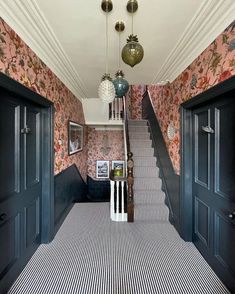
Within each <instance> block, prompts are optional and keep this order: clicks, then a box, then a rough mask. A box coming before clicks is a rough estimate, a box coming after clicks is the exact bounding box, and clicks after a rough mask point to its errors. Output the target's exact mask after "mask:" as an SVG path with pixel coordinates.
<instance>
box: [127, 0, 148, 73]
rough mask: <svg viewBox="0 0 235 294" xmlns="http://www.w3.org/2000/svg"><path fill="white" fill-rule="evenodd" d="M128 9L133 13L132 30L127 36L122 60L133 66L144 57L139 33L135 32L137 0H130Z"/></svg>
mask: <svg viewBox="0 0 235 294" xmlns="http://www.w3.org/2000/svg"><path fill="white" fill-rule="evenodd" d="M126 9H127V11H128V12H129V13H131V14H132V25H131V27H132V29H131V30H132V32H131V35H130V36H128V38H127V44H126V45H125V46H124V47H123V49H122V60H123V61H124V62H125V63H126V64H128V65H130V66H131V67H133V66H135V65H136V64H138V63H140V62H141V60H142V59H143V57H144V49H143V47H142V46H141V45H140V43H139V41H138V38H137V35H134V34H133V14H134V13H135V12H136V11H137V9H138V2H137V0H129V1H128V3H127V6H126Z"/></svg>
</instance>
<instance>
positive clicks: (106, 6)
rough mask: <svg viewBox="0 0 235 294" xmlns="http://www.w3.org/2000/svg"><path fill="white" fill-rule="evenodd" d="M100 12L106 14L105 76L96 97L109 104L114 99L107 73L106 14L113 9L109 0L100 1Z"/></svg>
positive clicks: (106, 40)
mask: <svg viewBox="0 0 235 294" xmlns="http://www.w3.org/2000/svg"><path fill="white" fill-rule="evenodd" d="M101 8H102V10H103V11H104V12H105V13H106V38H105V42H106V46H105V51H106V61H105V74H104V75H103V77H102V79H101V83H100V85H99V88H98V96H99V98H100V99H101V100H102V101H103V102H104V103H111V102H113V100H114V98H115V88H114V85H113V83H112V79H111V77H110V74H109V73H108V13H109V12H110V11H111V10H112V9H113V3H112V1H111V0H102V3H101Z"/></svg>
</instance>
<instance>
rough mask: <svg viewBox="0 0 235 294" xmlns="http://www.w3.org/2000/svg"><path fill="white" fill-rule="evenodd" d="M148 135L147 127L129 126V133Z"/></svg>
mask: <svg viewBox="0 0 235 294" xmlns="http://www.w3.org/2000/svg"><path fill="white" fill-rule="evenodd" d="M133 132H134V133H135V132H137V133H145V132H146V133H148V127H147V126H138V127H136V126H129V133H133Z"/></svg>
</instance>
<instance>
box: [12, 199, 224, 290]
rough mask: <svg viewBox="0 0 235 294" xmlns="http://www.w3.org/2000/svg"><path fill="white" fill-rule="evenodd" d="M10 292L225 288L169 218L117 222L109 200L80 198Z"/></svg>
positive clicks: (37, 252) (40, 248)
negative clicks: (98, 201)
mask: <svg viewBox="0 0 235 294" xmlns="http://www.w3.org/2000/svg"><path fill="white" fill-rule="evenodd" d="M8 293H9V294H22V293H23V294H29V293H32V294H42V293H43V294H47V293H48V294H50V293H56V294H60V293H65V294H73V293H82V294H89V293H91V294H138V293H139V294H142V293H148V294H155V293H156V294H158V293H159V294H167V293H170V294H175V293H177V294H182V293H190V294H191V293H192V294H204V293H205V294H225V293H229V291H228V290H227V289H226V288H225V286H224V285H223V284H222V283H221V281H220V280H219V279H218V277H217V276H216V275H215V274H214V272H213V271H212V269H211V268H210V267H209V266H208V264H207V263H206V262H205V260H204V259H203V258H202V256H201V255H200V254H199V252H198V251H197V250H196V249H195V247H194V245H193V244H192V243H186V242H184V241H183V240H182V239H181V238H180V237H179V235H178V234H177V233H176V231H175V229H174V227H173V226H171V225H170V224H169V222H168V221H164V220H162V221H154V220H153V219H152V218H149V219H148V218H147V217H146V218H143V219H142V220H140V219H139V220H138V219H137V220H136V222H135V223H133V224H130V223H115V222H111V220H110V218H109V203H81V204H75V205H74V207H73V209H72V210H71V212H70V213H69V215H68V217H67V218H66V220H65V222H64V223H63V225H62V227H61V228H60V230H59V231H58V233H57V235H56V237H55V239H54V240H53V241H52V242H51V243H50V244H47V245H41V246H40V247H39V249H38V250H37V251H36V253H35V254H34V256H33V257H32V259H31V260H30V262H29V263H28V265H27V266H26V267H25V269H24V270H23V272H22V273H21V275H20V276H19V278H18V279H17V280H16V282H15V283H14V285H13V286H12V287H11V289H10V290H9V292H8Z"/></svg>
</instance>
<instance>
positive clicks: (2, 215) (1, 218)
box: [0, 213, 7, 222]
mask: <svg viewBox="0 0 235 294" xmlns="http://www.w3.org/2000/svg"><path fill="white" fill-rule="evenodd" d="M6 217H7V215H6V213H2V214H0V221H1V222H3V221H4V220H5V219H6Z"/></svg>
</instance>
